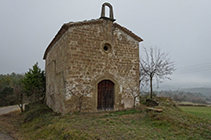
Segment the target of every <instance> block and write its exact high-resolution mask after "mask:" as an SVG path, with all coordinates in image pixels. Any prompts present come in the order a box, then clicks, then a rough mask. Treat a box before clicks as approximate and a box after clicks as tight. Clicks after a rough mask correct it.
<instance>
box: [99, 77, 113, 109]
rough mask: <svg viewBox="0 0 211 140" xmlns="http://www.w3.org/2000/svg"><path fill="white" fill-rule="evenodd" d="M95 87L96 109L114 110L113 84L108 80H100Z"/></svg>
mask: <svg viewBox="0 0 211 140" xmlns="http://www.w3.org/2000/svg"><path fill="white" fill-rule="evenodd" d="M97 88H98V90H97V91H98V93H97V109H98V110H114V95H115V94H114V90H115V84H114V83H113V82H112V81H110V80H102V81H100V82H99V83H98V87H97Z"/></svg>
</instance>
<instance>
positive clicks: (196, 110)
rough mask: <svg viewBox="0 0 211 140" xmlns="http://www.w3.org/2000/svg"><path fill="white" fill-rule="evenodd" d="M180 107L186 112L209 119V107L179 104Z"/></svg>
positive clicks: (210, 109)
mask: <svg viewBox="0 0 211 140" xmlns="http://www.w3.org/2000/svg"><path fill="white" fill-rule="evenodd" d="M180 108H181V109H182V110H183V111H185V112H187V113H190V114H193V115H195V116H199V117H202V118H206V119H210V120H211V107H194V106H180Z"/></svg>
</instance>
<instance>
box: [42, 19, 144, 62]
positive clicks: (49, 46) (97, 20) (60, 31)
mask: <svg viewBox="0 0 211 140" xmlns="http://www.w3.org/2000/svg"><path fill="white" fill-rule="evenodd" d="M104 20H105V19H92V20H85V21H81V22H69V23H65V24H63V26H62V27H61V28H60V30H59V32H58V33H57V34H56V36H55V37H54V38H53V40H52V41H51V43H50V44H49V45H48V47H47V49H46V50H45V54H44V57H43V59H44V60H45V59H46V57H47V54H48V52H49V51H50V49H51V48H52V47H53V45H54V44H55V43H56V42H57V41H58V40H59V39H60V38H61V37H62V35H63V34H64V33H65V32H66V31H67V30H68V29H69V28H71V27H75V26H82V25H90V24H100V23H102V22H103V21H104ZM113 25H114V27H116V28H118V29H120V30H122V31H123V32H125V33H126V34H128V35H129V36H131V37H132V38H134V39H135V40H137V41H139V42H141V41H143V39H141V38H140V37H139V36H137V35H136V34H134V33H133V32H132V31H130V30H128V29H127V28H125V27H123V26H121V25H119V24H118V23H114V24H113Z"/></svg>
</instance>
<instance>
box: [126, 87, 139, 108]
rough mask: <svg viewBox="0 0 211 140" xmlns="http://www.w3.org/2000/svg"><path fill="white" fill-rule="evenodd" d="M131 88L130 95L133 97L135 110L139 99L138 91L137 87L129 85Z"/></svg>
mask: <svg viewBox="0 0 211 140" xmlns="http://www.w3.org/2000/svg"><path fill="white" fill-rule="evenodd" d="M128 87H129V88H130V94H131V96H132V97H133V108H134V109H136V98H137V97H139V93H138V89H137V87H132V86H130V85H128Z"/></svg>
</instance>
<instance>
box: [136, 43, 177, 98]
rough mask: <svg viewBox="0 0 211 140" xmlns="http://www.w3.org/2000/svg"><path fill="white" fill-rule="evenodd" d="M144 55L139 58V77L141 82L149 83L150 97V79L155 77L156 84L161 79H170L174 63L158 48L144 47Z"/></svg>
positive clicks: (151, 91) (151, 92)
mask: <svg viewBox="0 0 211 140" xmlns="http://www.w3.org/2000/svg"><path fill="white" fill-rule="evenodd" d="M143 52H144V54H145V56H144V55H142V57H141V58H140V69H139V71H140V79H144V81H143V82H148V81H149V84H150V98H151V99H152V94H153V90H152V81H153V78H155V79H156V81H157V84H159V83H160V82H162V80H163V79H170V78H169V77H168V75H171V74H172V72H173V71H174V70H175V69H174V63H173V62H171V61H170V59H169V58H168V54H167V53H163V52H161V50H160V49H157V48H153V47H150V48H149V50H148V49H146V48H144V51H143Z"/></svg>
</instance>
